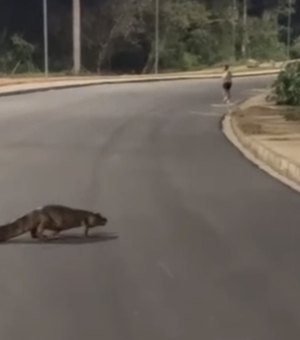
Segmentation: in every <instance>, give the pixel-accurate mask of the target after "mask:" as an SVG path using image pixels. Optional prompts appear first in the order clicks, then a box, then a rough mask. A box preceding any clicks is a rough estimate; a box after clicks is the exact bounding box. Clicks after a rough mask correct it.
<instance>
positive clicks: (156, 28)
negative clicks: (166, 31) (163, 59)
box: [154, 0, 159, 74]
mask: <svg viewBox="0 0 300 340" xmlns="http://www.w3.org/2000/svg"><path fill="white" fill-rule="evenodd" d="M158 67H159V0H155V65H154V68H155V73H156V74H157V73H158Z"/></svg>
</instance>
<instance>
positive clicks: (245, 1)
mask: <svg viewBox="0 0 300 340" xmlns="http://www.w3.org/2000/svg"><path fill="white" fill-rule="evenodd" d="M247 19H248V0H243V43H242V56H243V58H244V59H245V58H246V56H247V44H248V28H247V21H248V20H247Z"/></svg>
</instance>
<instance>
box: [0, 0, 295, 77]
mask: <svg viewBox="0 0 300 340" xmlns="http://www.w3.org/2000/svg"><path fill="white" fill-rule="evenodd" d="M274 1H275V0H274ZM289 1H290V0H277V3H276V4H275V3H274V4H273V5H272V6H271V5H266V2H263V1H261V6H260V7H261V9H262V11H258V10H257V11H256V5H255V3H258V2H257V1H256V2H254V1H251V0H248V2H247V4H248V13H247V14H248V17H247V26H246V27H244V25H243V1H242V0H237V1H236V4H237V6H233V5H234V2H233V1H232V0H222V1H218V0H161V1H160V8H159V19H160V20H159V39H160V41H159V69H160V70H161V71H163V70H174V71H175V70H193V69H200V68H203V67H205V66H210V65H218V64H222V63H224V61H226V62H232V61H233V62H234V63H235V64H239V63H245V61H246V60H248V59H254V60H256V61H257V62H258V63H260V62H261V61H269V60H282V59H285V58H286V26H287V14H288V10H289V6H288V5H289ZM291 1H292V9H293V13H294V12H295V8H296V6H295V3H296V2H295V0H291ZM53 9H55V10H51V11H49V20H48V23H49V47H50V48H49V52H50V55H49V57H50V69H51V71H62V70H71V69H72V34H71V27H72V11H71V10H70V7H68V6H65V5H64V4H63V3H62V2H61V3H59V2H57V4H56V5H54V7H53ZM258 13H260V14H258ZM81 17H82V53H83V55H82V61H83V65H82V68H83V69H86V70H87V71H90V72H101V73H121V72H122V73H132V72H137V73H141V72H144V73H145V72H152V71H153V68H154V55H155V0H123V1H120V0H106V1H82V16H81ZM292 23H293V26H294V28H295V27H297V25H296V20H293V21H292ZM66 27H68V29H66ZM299 27H300V26H299ZM295 32H296V31H295V30H294V31H293V39H295V38H296V33H295ZM26 37H27V35H26ZM291 55H292V57H294V58H300V38H298V39H296V40H295V42H294V45H293V47H292V50H291ZM36 64H38V65H40V66H43V46H42V42H40V44H39V45H36V44H32V43H31V42H30V41H27V40H25V39H24V37H22V36H21V35H13V36H8V35H7V34H6V33H5V32H4V33H3V34H2V35H0V72H5V73H14V72H33V71H34V70H35V69H36V66H35V65H36Z"/></svg>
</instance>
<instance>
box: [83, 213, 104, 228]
mask: <svg viewBox="0 0 300 340" xmlns="http://www.w3.org/2000/svg"><path fill="white" fill-rule="evenodd" d="M87 223H88V226H89V227H97V226H105V225H106V223H107V218H106V217H104V216H102V215H101V214H99V213H93V214H91V215H90V216H89V217H88V219H87Z"/></svg>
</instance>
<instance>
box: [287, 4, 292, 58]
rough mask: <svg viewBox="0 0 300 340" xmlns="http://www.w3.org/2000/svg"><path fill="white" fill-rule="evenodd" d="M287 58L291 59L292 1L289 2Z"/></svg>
mask: <svg viewBox="0 0 300 340" xmlns="http://www.w3.org/2000/svg"><path fill="white" fill-rule="evenodd" d="M288 1H289V2H288V24H287V26H288V27H287V57H288V59H291V26H292V0H288Z"/></svg>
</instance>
